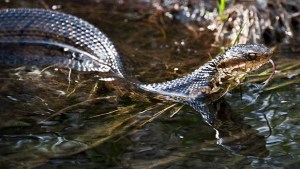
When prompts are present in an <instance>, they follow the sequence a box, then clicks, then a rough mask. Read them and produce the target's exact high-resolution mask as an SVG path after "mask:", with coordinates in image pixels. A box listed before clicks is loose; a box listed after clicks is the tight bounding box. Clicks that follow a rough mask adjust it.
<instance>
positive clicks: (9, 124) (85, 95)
mask: <svg viewBox="0 0 300 169" xmlns="http://www.w3.org/2000/svg"><path fill="white" fill-rule="evenodd" d="M45 2H46V1H38V2H35V1H32V2H31V1H17V2H15V1H13V2H10V3H4V2H1V7H45ZM83 4H84V5H83ZM46 5H48V6H50V7H52V6H53V5H56V6H55V7H57V8H61V10H62V11H65V12H67V13H71V14H74V15H76V16H79V17H81V18H83V19H85V20H88V21H89V22H91V23H93V24H94V25H96V26H97V27H99V28H100V29H101V30H102V31H103V32H105V33H106V34H107V35H108V37H110V38H111V40H112V41H113V42H114V44H115V45H116V47H117V49H118V51H119V52H120V54H121V56H122V62H123V64H124V67H125V71H126V74H127V76H128V78H130V79H137V80H139V81H141V82H145V83H151V82H159V81H165V80H170V79H174V78H177V77H181V76H183V75H185V74H186V73H188V72H191V71H192V70H194V69H196V68H198V67H199V66H200V65H202V64H203V63H205V62H206V61H208V60H209V59H210V56H215V55H216V54H217V53H218V52H219V50H218V49H217V48H211V43H213V41H214V38H213V34H212V32H209V31H203V32H201V31H200V32H198V33H197V36H195V34H193V33H191V31H189V28H187V27H186V26H185V24H183V23H180V22H176V21H174V22H172V21H170V20H167V19H166V18H164V17H149V16H148V15H143V14H145V13H143V11H135V10H134V9H132V10H129V11H128V10H127V9H126V8H124V9H122V8H111V6H109V7H110V8H109V7H107V6H106V5H103V4H102V3H92V2H90V3H86V2H80V1H72V2H70V1H51V3H50V2H46ZM108 9H111V10H108ZM91 11H92V12H91ZM158 18H160V19H158ZM204 39H205V40H204ZM289 52H291V51H287V53H282V54H276V55H275V57H274V59H275V62H276V64H277V65H278V72H277V76H278V77H276V78H275V79H274V80H272V82H271V84H269V86H268V87H267V88H266V89H265V90H261V89H260V88H259V87H260V86H261V85H260V83H261V81H260V82H256V83H255V82H253V83H245V84H243V85H242V96H241V92H240V90H239V89H234V90H232V91H231V92H230V93H228V94H227V95H226V97H225V100H220V101H219V102H217V103H215V104H214V105H210V106H211V109H214V110H216V111H215V112H217V113H216V114H215V115H214V116H215V117H216V119H217V120H216V121H214V123H213V124H212V126H210V125H208V124H207V123H206V122H205V120H203V117H202V116H201V114H200V113H199V112H197V111H195V110H194V109H193V108H191V107H189V106H187V105H182V104H180V103H174V102H171V101H164V100H161V99H159V98H156V97H155V96H153V95H151V94H148V93H146V92H143V91H139V90H137V89H136V88H135V87H134V86H131V85H129V84H128V83H127V82H126V81H112V82H103V81H99V80H98V79H99V76H100V75H99V74H95V73H86V72H76V71H71V72H70V70H69V69H60V68H56V67H43V68H39V67H7V66H1V71H0V105H1V106H0V112H1V113H0V116H1V118H0V121H1V122H0V134H1V138H0V152H1V153H0V155H1V156H0V164H1V167H2V168H61V167H63V168H147V167H148V168H204V167H206V168H297V167H298V165H299V162H300V157H299V155H300V149H299V147H300V140H299V134H298V133H299V132H298V130H299V122H300V121H299V116H298V113H299V100H300V99H299V97H300V96H299V94H298V93H299V83H298V82H299V80H298V79H299V78H298V75H299V72H298V68H299V66H297V65H300V64H299V63H298V58H288V57H286V55H287V56H288V55H291V54H290V53H289ZM293 54H294V55H295V56H297V53H293ZM291 66H293V67H291ZM266 68H268V66H266V67H265V69H266ZM256 78H257V76H254V77H249V78H248V80H247V81H248V82H250V80H254V81H255V79H256ZM286 82H291V83H290V84H287V85H286V86H283V87H280V88H278V89H272V88H275V87H278V86H279V85H281V84H283V83H286ZM157 113H158V114H160V113H161V114H160V115H158V114H157ZM174 113H176V114H175V115H173V116H172V114H174ZM156 115H158V116H157V117H156V118H153V119H152V117H154V116H156ZM170 116H172V117H170ZM268 122H269V123H270V124H269V125H270V127H271V129H270V127H269V126H268ZM269 135H270V136H269Z"/></svg>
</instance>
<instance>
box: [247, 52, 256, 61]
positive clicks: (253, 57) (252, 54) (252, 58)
mask: <svg viewBox="0 0 300 169" xmlns="http://www.w3.org/2000/svg"><path fill="white" fill-rule="evenodd" d="M248 58H249V59H250V60H256V54H255V53H248Z"/></svg>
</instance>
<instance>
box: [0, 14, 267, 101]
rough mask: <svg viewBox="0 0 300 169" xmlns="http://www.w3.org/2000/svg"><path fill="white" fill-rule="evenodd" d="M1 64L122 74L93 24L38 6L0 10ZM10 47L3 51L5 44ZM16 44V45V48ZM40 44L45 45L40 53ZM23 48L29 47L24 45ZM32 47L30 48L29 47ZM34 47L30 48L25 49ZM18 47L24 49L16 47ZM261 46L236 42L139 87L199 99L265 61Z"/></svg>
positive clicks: (110, 46)
mask: <svg viewBox="0 0 300 169" xmlns="http://www.w3.org/2000/svg"><path fill="white" fill-rule="evenodd" d="M0 43H1V48H0V64H14V65H32V64H35V65H38V66H43V65H50V64H55V65H57V66H60V67H69V68H73V69H76V70H78V71H98V72H111V73H113V74H114V75H116V76H119V77H124V74H123V71H122V66H121V63H120V58H119V55H118V53H117V51H116V49H115V47H114V46H113V44H112V43H111V41H110V40H109V39H108V38H107V37H106V36H105V35H104V34H103V33H102V32H101V31H99V30H98V29H97V28H95V27H94V26H92V25H91V24H89V23H87V22H86V21H83V20H81V19H79V18H77V17H75V16H71V15H67V14H63V13H59V12H55V11H49V10H42V9H7V10H0ZM11 46H14V47H13V48H11V49H12V50H10V51H9V52H8V48H9V47H11ZM17 46H18V47H17ZM41 46H43V47H46V48H47V50H46V52H44V51H43V50H40V48H41ZM26 47H28V50H24V49H26ZM30 47H31V48H30ZM32 47H34V49H35V50H29V49H32ZM18 49H23V50H20V51H19V50H18ZM271 55H272V52H271V51H270V50H269V49H268V48H266V47H264V46H262V45H237V46H235V47H232V48H230V49H229V50H227V51H226V52H225V53H224V54H222V55H220V56H218V57H216V58H215V59H213V60H211V61H209V62H208V63H206V64H205V65H203V66H201V67H200V68H199V69H197V70H195V71H194V72H192V73H190V74H188V75H186V76H185V77H182V78H179V79H175V80H172V81H167V82H163V83H156V84H148V85H144V84H138V86H139V88H141V89H144V90H147V91H151V92H154V93H158V94H162V95H166V96H171V97H176V98H188V99H191V98H202V97H204V96H205V95H207V94H211V93H214V92H217V91H218V90H219V86H220V84H222V83H223V82H227V81H232V82H235V83H239V80H240V79H241V78H242V76H243V75H245V74H246V73H247V72H249V71H252V70H256V69H258V68H259V67H260V66H262V65H263V64H265V63H267V62H269V61H270V57H271Z"/></svg>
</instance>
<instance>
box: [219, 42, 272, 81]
mask: <svg viewBox="0 0 300 169" xmlns="http://www.w3.org/2000/svg"><path fill="white" fill-rule="evenodd" d="M271 57H272V51H271V50H270V49H268V48H267V47H265V46H263V45H253V44H242V45H236V46H234V47H231V48H229V49H228V50H227V51H226V52H225V53H224V54H223V55H221V56H220V58H216V59H217V60H219V62H217V63H216V67H217V70H218V71H219V72H220V71H221V72H223V73H224V74H226V75H234V74H239V73H248V72H251V71H254V70H257V69H258V68H259V67H261V66H262V65H264V64H266V63H268V62H269V61H270V59H271Z"/></svg>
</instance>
